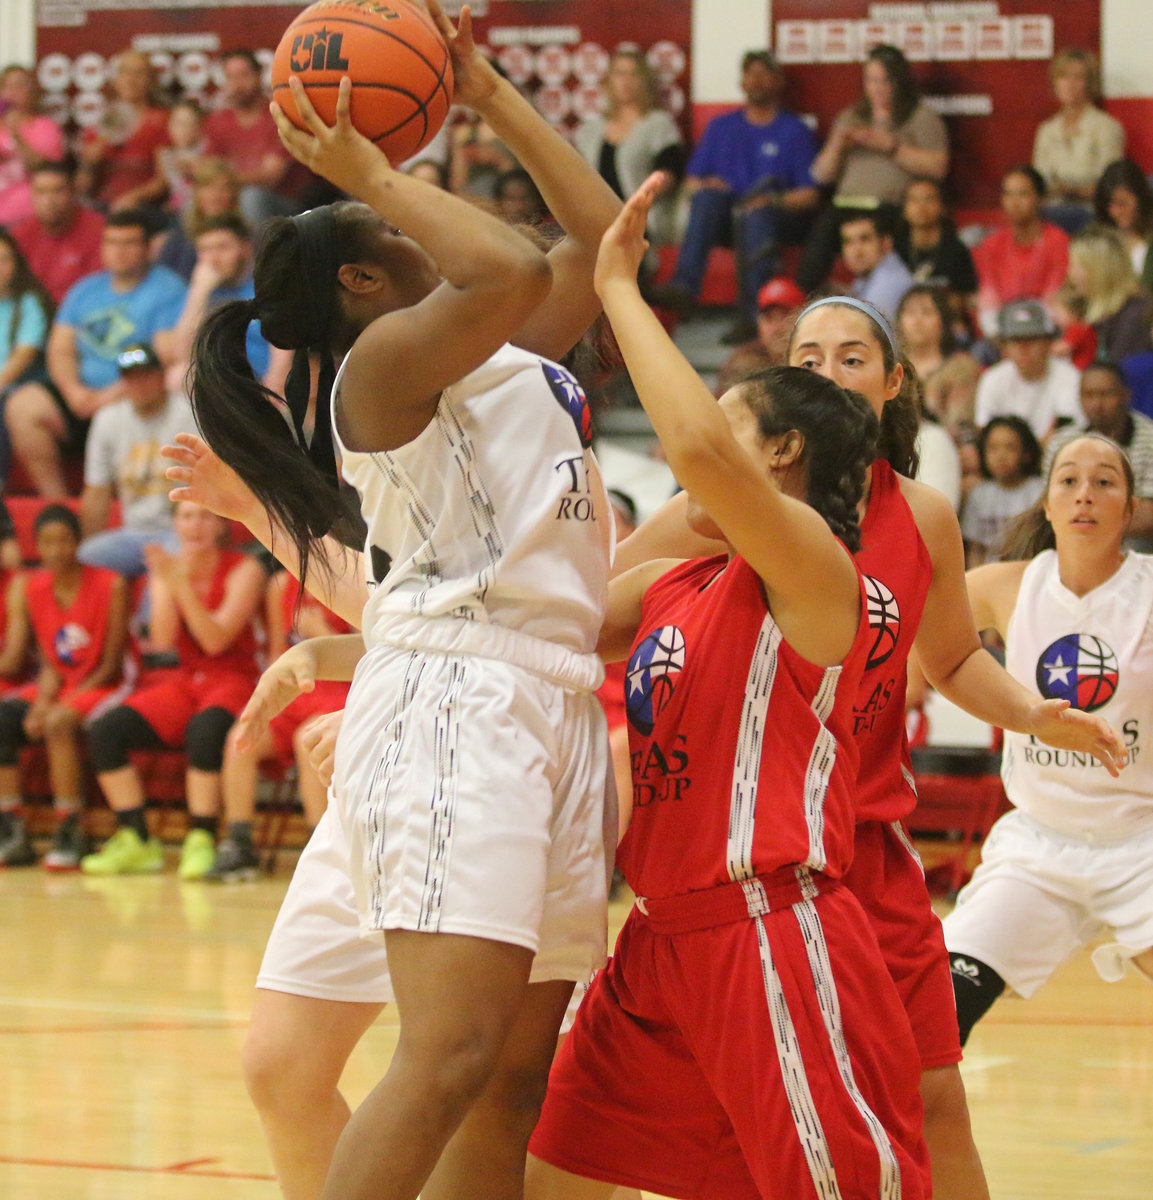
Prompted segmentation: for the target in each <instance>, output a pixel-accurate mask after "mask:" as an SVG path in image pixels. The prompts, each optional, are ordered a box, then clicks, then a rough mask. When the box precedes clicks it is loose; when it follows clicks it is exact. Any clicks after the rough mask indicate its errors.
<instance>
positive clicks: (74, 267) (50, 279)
mask: <svg viewBox="0 0 1153 1200" xmlns="http://www.w3.org/2000/svg"><path fill="white" fill-rule="evenodd" d="M11 233H12V236H13V237H14V238H15V239H16V241H17V243H18V244H19V246H20V249H21V250H22V251H23V252H24V257H25V258H26V259H27V260H28V265H29V267H31V268H32V274H33V275H35V276H36V278H37V279H39V280H40V282H41V283H42V284H43V285H44V286H45V288H47V289H48V294H49V295H50V296H51V297H52V299H53V300H55V301H56V303H57V304H59V303H60V301H61V300H63V299H64V293H65V292H66V291H68V289H69V288H70V287H71V286H72V285H73V284H74V283H75V282H76V281H77V280H78V279H82V278H83V277H84V276H85V275H92V274H93V273H95V272H96V271H102V270H103V269H104V262H103V260H102V259H101V257H100V240H101V238H102V237H103V234H104V218H103V217H102V216H101V215H100V214H99V213H97V212H93V211H92V209H90V208H81V207H78V208H77V210H76V216H75V217H74V218H73V221H72V224H71V225H70V226H69V227H68V228H67V229H65V230H64V231H62V232H60V233H55V232H50V231H49V230H47V229H45V228H44V226H43V225H41V224H40V222H39V221H38V220H37V219H36V218H35V217H25V218H24V220H22V221H18V222H17V223H16V224H15V225H13V226H12V229H11Z"/></svg>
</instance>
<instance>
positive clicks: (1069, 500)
mask: <svg viewBox="0 0 1153 1200" xmlns="http://www.w3.org/2000/svg"><path fill="white" fill-rule="evenodd" d="M1135 507H1136V497H1135V495H1134V488H1133V472H1132V468H1131V467H1130V465H1129V461H1128V459H1127V458H1126V457H1125V454H1124V452H1123V451H1122V450H1121V448H1120V447H1119V446H1117V445H1116V444H1115V443H1113V442H1111V441H1110V440H1109V439H1107V438H1104V437H1101V436H1099V435H1089V436H1085V437H1080V438H1078V439H1076V440H1075V441H1072V442H1070V443H1069V444H1068V445H1067V446H1065V447H1063V448H1062V449H1061V450H1060V451H1059V453H1058V454H1057V455H1056V457H1055V458H1054V461H1053V465H1052V467H1051V469H1050V472H1049V480H1048V484H1047V488H1046V493H1045V495H1044V497H1043V498H1042V500H1041V501H1040V502H1039V504H1038V506H1037V507H1036V508H1035V509H1033V510H1030V512H1028V513H1026V514H1025V515H1024V517H1022V518H1021V524H1020V525H1019V526H1017V527H1016V534H1017V537H1016V541H1015V544H1014V538H1013V532H1012V531H1011V532H1010V537H1009V539H1008V542H1009V546H1010V549H1011V550H1013V551H1015V552H1016V554H1018V555H1025V556H1026V557H1030V558H1031V561H1027V562H1023V561H1022V562H1000V563H994V564H991V565H989V566H984V567H978V568H976V569H975V570H974V571H971V572H970V573H969V575H968V583H969V597H970V601H971V603H972V607H973V614H974V616H975V617H976V618H977V623H978V625H979V627H981V628H989V629H996V630H997V631H998V632H999V633H1000V634H1001V635H1002V637H1003V638H1004V639H1005V644H1006V663H1005V665H1006V667H1007V668H1008V670H1009V671H1010V673H1011V674H1013V675H1015V676H1016V677H1017V679H1019V680H1020V681H1021V682H1022V683H1023V684H1025V685H1026V686H1027V687H1030V688H1032V689H1034V690H1035V691H1037V692H1039V693H1040V694H1041V695H1042V696H1043V697H1045V698H1047V699H1064V700H1068V701H1069V702H1070V703H1071V704H1072V705H1073V706H1074V707H1076V708H1079V709H1082V710H1083V711H1086V712H1099V713H1100V715H1101V716H1102V717H1104V718H1105V719H1106V720H1108V721H1109V722H1110V724H1111V725H1113V727H1114V728H1116V729H1118V730H1120V731H1121V733H1122V736H1123V737H1124V740H1125V743H1126V747H1127V750H1128V754H1129V760H1130V765H1129V766H1128V767H1127V768H1126V769H1125V770H1124V771H1123V772H1122V773H1121V775H1120V778H1118V779H1113V778H1111V777H1110V776H1109V775H1108V773H1107V772H1106V771H1105V770H1104V768H1103V767H1101V766H1100V764H1098V763H1097V762H1095V761H1094V760H1093V759H1092V758H1091V757H1090V756H1088V755H1085V754H1078V753H1076V752H1074V751H1070V750H1054V749H1052V748H1050V747H1048V746H1045V745H1044V744H1042V743H1040V742H1037V741H1036V740H1034V739H1032V738H1029V737H1027V736H1024V735H1022V734H1015V733H1009V732H1007V733H1006V735H1005V755H1004V765H1003V768H1002V775H1003V778H1004V781H1005V790H1006V793H1007V794H1008V797H1009V799H1010V800H1011V801H1012V802H1013V804H1014V805H1015V806H1016V807H1015V808H1014V810H1013V811H1012V812H1010V813H1008V814H1006V815H1005V816H1004V817H1002V818H1001V819H1000V820H999V821H998V822H997V824H996V825H995V826H994V827H993V830H992V832H991V833H990V835H989V837H988V839H987V840H986V842H985V845H984V848H983V851H982V856H981V857H982V861H981V865H980V866H979V867H978V868H977V870H976V873H975V874H974V876H973V879H972V881H971V882H970V883H969V885H968V886H967V887H966V888H964V889H963V890H962V892H961V894H960V896H959V897H958V899H957V907H956V909H955V911H954V912H953V913H952V914H951V915H950V916H949V917H948V918H946V920H945V943H946V945H947V946H948V949H949V957H950V965H951V967H952V974H953V990H954V993H955V995H956V999H957V1015H958V1018H959V1020H960V1025H961V1036H962V1040H963V1039H964V1038H966V1037H967V1036H968V1034H969V1032H970V1031H971V1030H972V1028H973V1026H974V1024H975V1023H976V1022H977V1021H978V1020H979V1019H980V1018H981V1017H982V1016H983V1015H984V1014H985V1013H986V1012H987V1011H988V1009H989V1008H990V1006H991V1005H992V1004H993V1002H994V1001H995V1000H996V999H997V997H998V996H999V995H1000V994H1001V993H1002V992H1003V991H1004V990H1005V989H1006V987H1008V988H1011V989H1012V990H1013V991H1014V992H1016V993H1017V994H1018V995H1020V996H1026V997H1028V996H1031V995H1033V993H1034V992H1035V991H1036V990H1037V989H1038V988H1039V987H1040V986H1041V985H1042V984H1043V983H1044V982H1045V981H1046V980H1047V979H1048V978H1049V976H1050V975H1052V973H1053V972H1054V971H1055V970H1056V969H1057V967H1058V966H1060V964H1061V963H1062V962H1063V961H1064V960H1065V959H1066V958H1068V956H1069V955H1070V954H1072V953H1073V951H1075V950H1077V949H1078V948H1079V947H1081V946H1084V945H1086V944H1087V943H1089V942H1091V941H1093V940H1094V939H1095V938H1097V937H1098V936H1100V935H1101V934H1103V933H1109V934H1111V936H1112V937H1113V938H1114V939H1115V940H1114V941H1113V942H1111V943H1110V944H1107V945H1103V946H1100V947H1099V948H1098V949H1097V950H1096V951H1094V954H1093V961H1094V963H1095V965H1096V966H1097V969H1098V971H1099V972H1100V974H1101V975H1102V976H1103V977H1104V978H1105V979H1108V980H1116V979H1120V978H1121V976H1122V974H1123V973H1124V971H1125V965H1126V963H1127V962H1128V961H1132V962H1133V963H1134V964H1135V966H1136V967H1137V968H1138V969H1139V970H1140V971H1142V972H1143V973H1144V974H1145V975H1147V976H1148V975H1151V974H1153V765H1151V764H1150V762H1149V753H1150V752H1149V745H1148V743H1149V740H1150V738H1151V737H1153V558H1150V557H1148V556H1146V555H1143V554H1137V553H1134V552H1129V553H1126V552H1125V551H1124V550H1123V549H1122V538H1123V537H1124V535H1125V532H1126V529H1127V528H1128V525H1129V522H1130V520H1131V519H1132V516H1133V511H1134V508H1135Z"/></svg>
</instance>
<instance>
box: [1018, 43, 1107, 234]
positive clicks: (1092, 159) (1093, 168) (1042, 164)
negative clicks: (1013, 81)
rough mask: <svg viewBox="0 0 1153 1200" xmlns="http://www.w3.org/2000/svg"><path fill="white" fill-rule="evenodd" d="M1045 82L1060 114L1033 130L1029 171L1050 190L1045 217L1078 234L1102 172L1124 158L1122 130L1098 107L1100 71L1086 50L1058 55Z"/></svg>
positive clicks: (1089, 212)
mask: <svg viewBox="0 0 1153 1200" xmlns="http://www.w3.org/2000/svg"><path fill="white" fill-rule="evenodd" d="M1049 76H1050V78H1051V79H1052V81H1053V91H1054V93H1055V94H1056V97H1057V103H1058V104H1059V105H1060V108H1059V109H1058V111H1057V113H1056V114H1055V115H1054V116H1052V117H1050V118H1049V120H1047V121H1042V122H1041V124H1040V125H1039V126H1038V127H1037V135H1036V137H1035V138H1034V140H1033V166H1035V167H1036V168H1037V170H1038V171H1040V172H1041V174H1042V175H1043V176H1044V178H1045V183H1046V184H1047V185H1048V189H1049V195H1050V200H1049V203H1048V204H1047V205H1046V206H1045V216H1046V217H1048V219H1049V220H1050V221H1053V222H1054V223H1055V224H1057V225H1060V226H1061V228H1062V229H1064V230H1065V231H1066V232H1067V233H1078V232H1079V231H1080V230H1081V229H1082V228H1083V227H1084V226H1085V225H1086V224H1087V223H1088V222H1089V221H1090V220H1091V219H1092V216H1093V207H1092V201H1093V189H1094V187H1095V186H1096V184H1097V180H1098V178H1099V177H1100V175H1101V172H1102V171H1104V170H1105V168H1106V167H1107V166H1108V165H1109V164H1110V163H1111V162H1115V161H1116V160H1117V159H1119V158H1120V157H1121V156H1122V155H1123V154H1124V153H1125V130H1124V128H1123V127H1122V125H1121V122H1120V121H1118V120H1117V119H1116V118H1115V117H1111V116H1110V115H1109V114H1108V113H1107V112H1104V111H1103V110H1102V109H1100V108H1098V107H1097V103H1096V102H1097V101H1098V100H1100V98H1101V71H1100V68H1099V66H1098V65H1097V59H1096V56H1095V55H1093V54H1090V53H1089V51H1088V50H1079V49H1071V50H1062V51H1061V52H1060V53H1059V54H1057V55H1056V56H1055V57H1054V59H1053V65H1052V66H1051V67H1050V69H1049Z"/></svg>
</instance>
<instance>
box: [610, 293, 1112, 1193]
mask: <svg viewBox="0 0 1153 1200" xmlns="http://www.w3.org/2000/svg"><path fill="white" fill-rule="evenodd" d="M789 362H790V363H791V364H792V365H794V366H801V367H805V368H807V369H809V370H813V371H816V372H818V373H819V374H822V375H824V376H826V377H827V378H830V379H832V380H833V381H834V382H836V383H839V384H841V385H842V386H843V387H850V388H853V389H854V390H856V391H859V392H860V393H861V394H862V395H863V396H865V397H866V399H868V400H869V402H870V403H871V404H872V406H873V408H874V410H875V411H876V412H877V413H878V415H879V416H880V419H881V437H880V442H879V446H878V449H879V456H878V459H877V461H876V462H874V463H873V466H872V469H871V471H870V478H869V483H868V487H869V494H868V501H867V509H866V512H865V516H864V520H863V522H862V549H861V552H860V553H859V554H858V556H857V561H858V564H859V565H860V566H861V570H862V572H863V573H864V574H865V576H866V588H867V589H868V590H869V592H870V600H869V606H870V610H871V612H870V620H871V623H872V624H873V626H874V644H873V647H872V650H871V655H870V657H871V665H870V666H869V668H868V670H867V671H866V673H865V676H864V680H863V682H862V690H861V694H860V697H859V699H858V702H857V705H856V713H855V717H856V731H855V732H856V736H857V738H858V740H859V742H860V749H861V766H860V771H859V775H858V792H859V804H858V814H857V820H858V827H857V836H856V852H855V859H854V863H853V868H852V870H851V872H850V873H849V875H848V877H847V879H846V883H847V884H848V885H849V886H850V887H851V888H853V890H854V892H855V894H856V895H857V896H858V897H859V898H860V900H861V902H862V904H863V905H864V908H865V911H866V913H868V915H869V917H870V920H871V922H872V925H873V928H874V931H875V933H876V935H877V938H878V941H879V942H880V944H881V950H882V952H883V954H884V956H885V961H886V963H887V965H888V967H889V971H890V973H891V975H892V976H893V979H894V981H895V982H896V984H897V987H898V989H899V991H900V993H901V997H902V1000H903V1001H904V1004H905V1008H906V1011H907V1013H908V1014H909V1019H910V1022H911V1023H912V1026H913V1032H914V1035H915V1037H916V1039H917V1046H918V1049H919V1051H920V1055H921V1066H922V1076H921V1092H922V1097H923V1099H924V1102H925V1139H926V1141H927V1142H928V1145H929V1152H930V1156H931V1159H932V1164H933V1188H934V1195H935V1196H936V1197H938V1198H939V1200H940V1198H942V1197H943V1198H944V1200H984V1198H986V1197H987V1196H988V1188H987V1186H986V1184H985V1178H984V1171H983V1170H982V1168H981V1162H980V1158H979V1156H978V1154H977V1150H976V1147H975V1145H974V1143H973V1137H972V1131H971V1129H970V1124H969V1113H968V1107H967V1104H966V1101H965V1091H964V1086H963V1084H962V1082H961V1074H960V1071H959V1070H958V1067H957V1064H958V1063H959V1061H960V1058H961V1048H960V1040H959V1037H958V1033H957V1021H956V1012H955V1008H954V1005H953V1002H952V1000H951V999H950V993H951V991H952V984H951V982H950V979H949V968H948V960H947V958H946V956H945V953H944V944H943V940H942V937H941V931H940V922H939V921H938V920H937V918H936V916H935V915H934V914H933V912H932V909H931V906H930V903H929V895H928V890H927V888H926V887H925V882H924V875H923V873H922V871H921V867H920V863H919V862H918V861H917V859H916V854H915V851H914V850H913V847H912V843H911V841H910V840H909V837H908V833H907V831H906V830H905V828H904V826H903V824H902V821H903V820H904V818H906V817H907V816H908V815H909V813H911V812H912V810H913V808H914V806H915V805H916V792H915V790H914V787H913V777H912V770H911V765H910V759H909V756H908V747H907V745H906V739H905V725H904V707H905V706H904V694H905V660H906V657H907V655H908V650H909V647H910V645H911V644H912V642H913V640H914V639H916V641H917V649H918V653H919V654H920V655H923V656H924V657H925V658H926V660H927V661H926V663H925V669H926V674H927V675H928V676H929V678H930V680H931V682H932V683H933V684H934V686H935V687H937V688H938V690H940V691H941V692H942V693H943V694H944V695H946V696H947V697H948V698H949V699H950V700H952V701H953V702H954V703H956V704H959V705H961V706H962V707H963V708H965V709H967V710H968V711H969V712H971V713H973V714H974V715H975V716H977V717H979V718H981V719H982V720H985V721H988V722H989V723H990V724H994V725H999V726H1001V727H1003V728H1007V729H1016V730H1020V731H1022V732H1027V733H1031V734H1033V735H1034V736H1036V737H1038V738H1040V739H1041V740H1042V741H1045V742H1048V743H1049V744H1051V745H1058V746H1062V747H1074V748H1076V749H1079V750H1081V751H1082V752H1088V753H1093V754H1095V755H1097V757H1099V758H1100V759H1101V760H1102V761H1103V762H1104V763H1105V764H1106V766H1107V767H1108V768H1109V769H1110V770H1111V771H1112V772H1113V773H1114V774H1115V773H1116V771H1117V767H1118V763H1120V762H1122V761H1123V754H1122V751H1121V747H1120V742H1119V740H1118V739H1117V736H1116V734H1115V733H1113V731H1112V730H1111V729H1109V727H1108V726H1107V725H1106V724H1105V722H1103V721H1101V720H1100V719H1098V718H1095V717H1092V716H1090V715H1089V714H1086V713H1080V712H1076V711H1075V710H1071V709H1069V708H1068V706H1067V705H1065V704H1062V703H1060V702H1046V703H1044V704H1038V703H1036V697H1033V696H1031V695H1030V694H1029V693H1028V692H1027V691H1026V690H1025V689H1024V688H1022V687H1020V685H1019V684H1017V683H1016V682H1015V681H1014V680H1013V679H1012V678H1011V677H1010V676H1009V675H1008V674H1007V673H1006V672H1005V671H1004V670H1003V669H1002V668H1001V667H1000V666H999V665H998V664H997V662H996V661H995V660H994V659H993V658H992V657H991V656H990V655H988V654H987V653H985V652H984V651H983V650H982V648H981V645H980V641H979V639H978V637H977V632H976V629H975V627H974V625H973V619H972V615H971V613H970V612H969V607H968V600H967V598H966V595H965V583H964V552H963V548H962V544H961V532H960V527H959V526H958V524H957V518H956V515H955V513H954V512H953V509H952V507H951V505H950V504H949V503H948V501H947V500H946V499H945V498H944V497H943V496H942V495H941V494H940V493H939V492H937V491H936V490H935V489H933V488H931V487H928V486H926V485H925V484H921V483H918V482H916V481H915V480H914V479H912V478H911V476H912V475H913V473H914V471H915V469H916V454H915V450H914V444H915V440H916V433H917V424H918V409H917V388H918V386H919V385H918V384H917V381H916V377H915V375H914V374H913V372H912V368H911V367H910V366H908V364H907V363H905V362H903V361H902V359H901V356H900V354H899V350H898V346H897V341H896V337H895V335H894V334H893V333H892V330H891V329H890V328H889V326H888V322H887V321H886V320H885V318H884V317H883V316H882V315H881V314H880V313H879V312H877V310H876V309H874V308H873V307H872V306H871V305H868V304H866V303H865V302H863V301H859V300H856V299H852V298H850V297H844V296H834V297H830V298H828V299H826V300H821V301H817V302H815V303H814V304H811V305H810V306H809V307H808V308H807V309H806V310H805V311H804V312H802V313H801V315H800V317H799V318H798V320H797V323H796V325H795V326H794V330H793V336H792V341H791V343H790V348H789ZM683 510H684V501H676V502H672V503H670V504H669V505H667V506H666V507H665V509H663V510H662V511H661V513H660V514H658V515H657V517H655V518H654V519H653V522H652V523H651V525H650V527H649V528H648V529H645V528H644V527H642V529H641V530H640V531H639V532H638V534H637V535H636V537H635V539H633V540H631V542H630V543H626V545H625V546H624V547H622V550H621V552H620V553H619V554H618V565H619V569H625V568H627V566H628V565H629V564H631V563H636V562H638V561H643V560H644V559H645V558H651V557H656V556H658V555H663V554H667V553H668V552H669V549H670V547H674V546H675V547H679V548H680V552H682V553H683V552H686V551H687V552H696V553H700V552H704V551H706V550H707V549H708V543H707V542H703V541H701V540H700V539H699V538H698V537H695V536H694V535H693V534H692V532H691V531H690V530H688V529H687V528H686V523H685V518H684V511H683ZM921 633H923V634H924V636H920V635H921ZM890 647H891V648H890Z"/></svg>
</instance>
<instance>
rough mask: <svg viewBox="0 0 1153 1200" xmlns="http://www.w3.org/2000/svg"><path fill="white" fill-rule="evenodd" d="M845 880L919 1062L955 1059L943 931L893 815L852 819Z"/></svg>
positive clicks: (957, 1048)
mask: <svg viewBox="0 0 1153 1200" xmlns="http://www.w3.org/2000/svg"><path fill="white" fill-rule="evenodd" d="M845 885H846V886H847V887H848V888H849V890H850V891H851V892H852V893H853V895H854V896H856V897H857V899H858V900H859V901H860V902H861V907H862V908H864V910H865V915H866V916H867V917H868V918H869V924H870V925H872V927H873V932H874V933H875V934H876V935H877V941H878V942H879V943H880V946H881V955H882V956H883V958H884V960H885V965H886V966H887V967H888V968H889V974H890V975H891V976H892V977H893V982H894V983H895V984H896V985H897V992H898V994H899V995H900V997H901V1001H902V1003H903V1004H904V1006H905V1012H906V1013H908V1015H909V1024H910V1025H911V1026H912V1027H913V1037H914V1038H915V1039H916V1042H917V1049H918V1050H919V1051H920V1054H921V1067H922V1069H923V1070H928V1069H929V1068H931V1067H946V1066H949V1065H951V1064H953V1063H959V1062H960V1061H961V1035H960V1033H959V1031H958V1029H957V1006H956V1002H955V1001H954V999H953V981H952V979H951V978H950V975H949V958H948V954H947V953H946V950H945V937H944V934H943V933H942V931H941V921H940V918H938V916H937V914H936V913H935V912H933V907H932V904H931V903H930V901H929V889H928V888H927V887H926V886H925V873H924V871H923V870H922V869H921V863H920V860H919V859H918V858H917V852H916V851H915V850H914V849H913V844H912V842H911V840H910V839H909V835H908V833H906V832H905V828H904V826H903V825H901V824H900V822H895V823H893V824H888V823H886V822H880V821H865V822H863V823H862V824H860V825H858V826H857V834H856V839H855V846H854V850H853V865H852V867H851V868H850V869H849V873H848V874H847V875H846V876H845Z"/></svg>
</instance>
